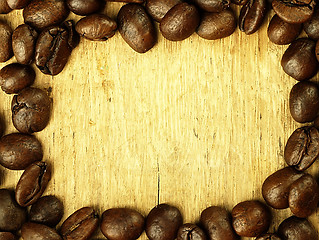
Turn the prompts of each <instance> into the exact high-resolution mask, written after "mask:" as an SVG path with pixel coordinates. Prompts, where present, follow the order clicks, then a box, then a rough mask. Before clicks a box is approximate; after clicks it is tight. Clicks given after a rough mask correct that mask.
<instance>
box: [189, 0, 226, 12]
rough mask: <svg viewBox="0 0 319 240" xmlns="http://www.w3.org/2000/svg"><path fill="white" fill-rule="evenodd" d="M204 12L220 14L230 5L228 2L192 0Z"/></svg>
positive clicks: (224, 0)
mask: <svg viewBox="0 0 319 240" xmlns="http://www.w3.org/2000/svg"><path fill="white" fill-rule="evenodd" d="M192 1H193V2H194V3H195V4H196V5H198V6H199V7H200V8H201V9H203V10H204V11H206V12H221V11H223V10H225V9H227V8H228V7H229V5H230V0H192Z"/></svg>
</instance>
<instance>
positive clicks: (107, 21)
mask: <svg viewBox="0 0 319 240" xmlns="http://www.w3.org/2000/svg"><path fill="white" fill-rule="evenodd" d="M116 28H117V24H116V22H115V21H114V20H112V19H111V18H110V17H108V16H106V15H104V14H97V13H96V14H92V15H90V16H87V17H85V18H82V19H81V20H80V21H78V22H77V24H76V26H75V30H76V31H77V32H78V33H79V34H80V36H82V37H85V38H86V39H89V40H95V41H105V40H107V39H109V38H111V37H113V36H114V34H115V32H116Z"/></svg>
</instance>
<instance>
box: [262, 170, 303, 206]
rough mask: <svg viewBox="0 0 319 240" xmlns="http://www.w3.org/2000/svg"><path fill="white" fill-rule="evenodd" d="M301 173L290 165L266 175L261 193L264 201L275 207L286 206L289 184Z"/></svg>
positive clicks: (301, 174)
mask: <svg viewBox="0 0 319 240" xmlns="http://www.w3.org/2000/svg"><path fill="white" fill-rule="evenodd" d="M303 175H304V173H303V172H299V171H297V170H296V169H294V168H292V167H285V168H283V169H280V170H278V171H276V172H275V173H273V174H271V175H270V176H269V177H267V179H266V180H265V181H264V183H263V186H262V194H263V197H264V199H265V201H266V203H267V204H268V205H269V206H271V207H272V208H276V209H284V208H288V207H289V203H288V196H289V191H290V187H291V184H293V183H294V182H295V181H296V180H297V179H299V178H301V177H302V176H303Z"/></svg>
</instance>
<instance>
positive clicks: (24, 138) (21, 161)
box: [0, 133, 43, 170]
mask: <svg viewBox="0 0 319 240" xmlns="http://www.w3.org/2000/svg"><path fill="white" fill-rule="evenodd" d="M42 157H43V150H42V145H41V143H40V142H39V141H38V140H37V139H36V138H35V137H34V136H30V135H26V134H21V133H12V134H9V135H6V136H4V137H2V138H1V139H0V164H1V165H2V166H4V167H6V168H9V169H12V170H23V169H25V168H27V167H28V166H29V165H30V164H32V163H33V162H36V161H40V160H41V159H42Z"/></svg>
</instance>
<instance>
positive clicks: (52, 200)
mask: <svg viewBox="0 0 319 240" xmlns="http://www.w3.org/2000/svg"><path fill="white" fill-rule="evenodd" d="M63 212H64V210H63V203H62V202H61V201H60V200H59V199H58V198H57V197H55V196H51V195H50V196H45V197H41V198H40V199H39V200H38V201H37V202H36V203H35V204H33V205H32V207H31V209H30V213H29V220H30V221H31V222H35V223H40V224H44V225H47V226H49V227H55V226H56V225H57V224H58V223H59V222H60V221H61V218H62V217H63Z"/></svg>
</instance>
